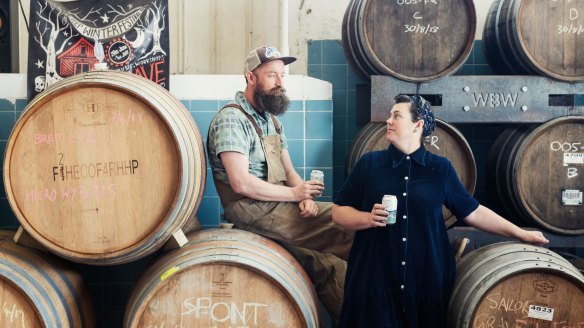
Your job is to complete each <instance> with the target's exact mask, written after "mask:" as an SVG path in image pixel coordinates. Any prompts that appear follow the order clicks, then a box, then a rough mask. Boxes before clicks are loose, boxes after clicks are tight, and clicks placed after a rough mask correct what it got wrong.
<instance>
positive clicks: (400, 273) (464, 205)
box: [334, 145, 479, 328]
mask: <svg viewBox="0 0 584 328" xmlns="http://www.w3.org/2000/svg"><path fill="white" fill-rule="evenodd" d="M383 195H396V196H397V199H398V205H397V223H396V224H394V225H387V226H386V227H383V228H370V229H365V230H359V231H357V232H356V234H355V239H354V241H353V247H352V249H351V254H350V256H349V261H348V269H347V277H346V280H345V295H344V302H343V308H342V312H341V318H340V326H341V327H350V328H354V327H367V328H373V327H400V328H401V327H409V328H414V327H446V315H447V308H448V300H449V297H450V292H451V289H452V285H453V282H454V274H455V269H456V264H455V261H454V252H453V250H452V247H451V246H450V242H449V240H448V235H447V233H446V226H445V224H444V218H443V216H442V205H443V204H444V205H446V207H447V208H448V209H449V210H450V211H451V212H452V213H453V214H454V215H455V216H456V217H457V218H460V219H462V218H465V217H467V216H468V215H469V214H471V213H472V212H473V211H474V210H476V209H477V207H478V206H479V203H478V202H477V201H476V200H475V199H474V198H473V197H472V196H471V195H470V194H469V193H468V192H467V191H466V189H465V188H464V186H463V185H462V183H461V182H460V180H459V178H458V176H457V175H456V172H455V171H454V168H453V167H452V164H451V163H450V161H449V160H448V159H446V158H444V157H441V156H438V155H435V154H432V153H430V152H428V151H426V149H425V148H424V146H423V145H422V146H421V147H420V148H419V149H418V150H416V151H415V152H414V153H412V154H411V155H410V156H407V155H405V154H404V153H402V152H401V151H399V150H398V149H397V148H395V147H394V146H393V145H390V146H389V148H388V149H387V150H383V151H376V152H370V153H367V154H365V155H363V156H362V157H361V159H360V160H359V162H358V163H357V164H356V165H355V167H354V168H353V170H352V171H351V174H350V175H349V177H348V178H347V180H346V181H345V183H344V185H343V187H342V189H341V191H340V192H339V194H338V196H337V198H336V199H335V201H334V203H335V204H337V205H341V206H351V207H353V208H355V209H358V210H360V211H365V212H370V211H371V210H372V208H373V204H375V203H381V198H382V197H383Z"/></svg>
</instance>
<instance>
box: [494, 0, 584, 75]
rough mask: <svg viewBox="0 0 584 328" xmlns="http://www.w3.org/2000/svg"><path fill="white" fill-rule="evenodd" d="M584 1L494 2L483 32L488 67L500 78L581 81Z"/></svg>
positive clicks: (514, 0)
mask: <svg viewBox="0 0 584 328" xmlns="http://www.w3.org/2000/svg"><path fill="white" fill-rule="evenodd" d="M582 34H584V2H582V1H572V0H554V1H540V0H496V1H494V2H493V3H492V5H491V8H490V10H489V13H488V15H487V19H486V21H485V27H484V29H483V46H484V50H485V55H486V57H487V62H488V63H489V64H490V65H491V67H492V68H493V70H495V72H497V73H499V74H519V75H525V74H532V75H542V76H546V77H549V78H553V79H556V80H559V81H564V82H582V81H584V52H583V51H581V49H583V48H584V38H582Z"/></svg>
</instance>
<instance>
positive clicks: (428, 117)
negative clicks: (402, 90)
mask: <svg viewBox="0 0 584 328" xmlns="http://www.w3.org/2000/svg"><path fill="white" fill-rule="evenodd" d="M395 103H396V104H400V103H410V104H411V106H410V113H411V114H412V122H413V123H416V122H417V121H419V120H424V131H423V133H422V136H423V137H427V136H429V135H431V134H432V132H434V130H435V129H436V120H435V119H434V114H433V113H432V106H431V105H430V103H429V102H428V101H427V100H426V99H424V98H423V97H422V96H420V95H414V96H411V97H410V96H408V95H398V96H396V97H395Z"/></svg>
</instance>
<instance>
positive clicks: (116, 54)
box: [105, 38, 134, 66]
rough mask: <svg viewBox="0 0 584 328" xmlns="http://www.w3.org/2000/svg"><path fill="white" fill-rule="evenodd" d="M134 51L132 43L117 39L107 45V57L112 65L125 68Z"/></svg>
mask: <svg viewBox="0 0 584 328" xmlns="http://www.w3.org/2000/svg"><path fill="white" fill-rule="evenodd" d="M133 51H134V49H132V45H131V44H130V42H128V41H127V40H124V39H121V38H117V39H114V40H112V41H110V42H109V43H108V44H107V46H106V51H105V55H106V58H107V61H108V62H109V63H110V64H112V65H114V66H124V65H126V64H127V63H128V62H129V61H130V57H132V53H133Z"/></svg>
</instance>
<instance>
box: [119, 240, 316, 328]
mask: <svg viewBox="0 0 584 328" xmlns="http://www.w3.org/2000/svg"><path fill="white" fill-rule="evenodd" d="M188 239H189V242H188V243H187V244H186V245H185V246H183V247H182V248H180V249H177V250H175V251H173V252H170V253H168V254H163V255H161V256H160V257H159V258H158V260H156V261H155V262H154V263H153V264H152V265H150V266H149V269H148V270H147V271H145V272H144V273H143V274H142V276H141V277H140V279H139V280H138V282H137V284H136V286H135V287H134V290H133V291H132V294H131V296H130V300H129V303H128V306H127V309H126V315H125V319H124V327H126V328H130V327H132V328H134V327H135V328H137V327H250V328H252V327H319V325H320V318H319V308H318V299H317V298H316V294H315V292H314V289H313V287H312V284H311V282H310V280H309V278H308V277H307V276H306V273H305V272H304V270H303V269H302V267H301V266H300V265H299V264H298V262H296V260H295V259H294V258H293V257H292V256H291V255H290V253H288V252H287V251H286V250H285V249H284V248H282V247H281V246H279V245H278V244H276V243H275V242H273V241H271V240H269V239H266V238H264V237H261V236H259V235H256V234H253V233H251V232H247V231H244V230H238V229H207V230H201V231H198V232H195V233H192V234H189V235H188Z"/></svg>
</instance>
